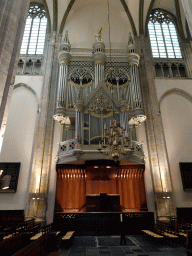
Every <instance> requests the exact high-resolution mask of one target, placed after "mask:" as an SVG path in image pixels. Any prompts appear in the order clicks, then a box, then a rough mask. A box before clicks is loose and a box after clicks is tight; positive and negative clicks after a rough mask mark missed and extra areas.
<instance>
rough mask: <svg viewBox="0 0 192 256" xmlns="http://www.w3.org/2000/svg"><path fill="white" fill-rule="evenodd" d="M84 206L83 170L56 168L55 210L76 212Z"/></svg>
mask: <svg viewBox="0 0 192 256" xmlns="http://www.w3.org/2000/svg"><path fill="white" fill-rule="evenodd" d="M84 206H85V170H84V169H75V167H74V168H70V169H69V168H66V169H63V168H61V169H60V168H58V169H57V185H56V202H55V208H56V209H55V210H56V211H64V212H67V211H69V212H78V211H79V210H80V209H82V208H83V207H84Z"/></svg>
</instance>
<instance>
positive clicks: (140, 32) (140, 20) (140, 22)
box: [139, 0, 144, 35]
mask: <svg viewBox="0 0 192 256" xmlns="http://www.w3.org/2000/svg"><path fill="white" fill-rule="evenodd" d="M143 12H144V0H140V1H139V34H140V35H141V34H144V30H143Z"/></svg>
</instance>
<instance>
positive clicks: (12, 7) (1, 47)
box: [0, 0, 30, 148]
mask: <svg viewBox="0 0 192 256" xmlns="http://www.w3.org/2000/svg"><path fill="white" fill-rule="evenodd" d="M29 2H30V1H29V0H18V1H14V0H2V1H1V3H0V104H1V106H0V148H1V145H2V141H3V135H4V132H5V127H6V122H7V118H8V111H9V106H10V101H11V95H12V91H13V84H14V80H15V74H16V68H17V62H18V58H19V52H20V47H21V42H22V38H23V32H24V27H25V22H26V17H27V13H28V9H29Z"/></svg>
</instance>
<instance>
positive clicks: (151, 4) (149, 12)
mask: <svg viewBox="0 0 192 256" xmlns="http://www.w3.org/2000/svg"><path fill="white" fill-rule="evenodd" d="M155 1H156V0H151V3H150V5H149V9H148V11H147V15H146V20H145V31H144V33H145V36H146V37H148V20H149V15H150V14H151V11H152V9H153V5H154V3H155Z"/></svg>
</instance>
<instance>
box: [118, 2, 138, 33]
mask: <svg viewBox="0 0 192 256" xmlns="http://www.w3.org/2000/svg"><path fill="white" fill-rule="evenodd" d="M120 1H121V3H122V5H123V7H124V10H125V12H126V14H127V17H128V19H129V21H130V23H131V27H132V31H133V35H134V36H137V30H136V27H135V23H134V20H133V17H132V15H131V12H130V10H129V8H128V6H127V4H126V2H125V0H120Z"/></svg>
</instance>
